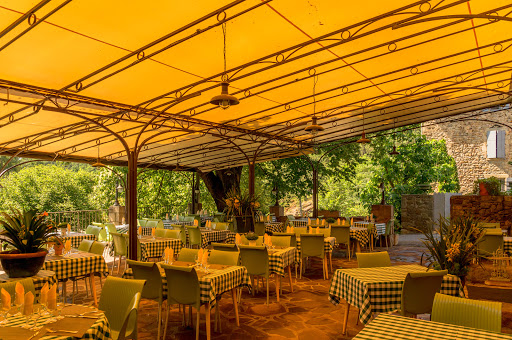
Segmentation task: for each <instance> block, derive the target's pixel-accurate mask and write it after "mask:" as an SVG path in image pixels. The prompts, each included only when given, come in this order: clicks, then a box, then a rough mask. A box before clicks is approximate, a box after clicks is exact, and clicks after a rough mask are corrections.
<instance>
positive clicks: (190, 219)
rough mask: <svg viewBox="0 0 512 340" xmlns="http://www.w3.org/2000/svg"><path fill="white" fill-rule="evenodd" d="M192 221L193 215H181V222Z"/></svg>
mask: <svg viewBox="0 0 512 340" xmlns="http://www.w3.org/2000/svg"><path fill="white" fill-rule="evenodd" d="M192 221H194V217H193V216H186V217H183V222H192Z"/></svg>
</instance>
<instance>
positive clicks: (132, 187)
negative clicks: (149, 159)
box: [126, 151, 138, 260]
mask: <svg viewBox="0 0 512 340" xmlns="http://www.w3.org/2000/svg"><path fill="white" fill-rule="evenodd" d="M126 191H127V195H126V196H127V198H128V202H127V204H126V205H127V207H128V209H127V210H128V225H129V227H128V235H129V238H128V240H129V242H128V258H129V259H130V260H138V259H137V153H136V151H130V152H129V153H128V186H127V189H126Z"/></svg>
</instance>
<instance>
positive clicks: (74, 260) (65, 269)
mask: <svg viewBox="0 0 512 340" xmlns="http://www.w3.org/2000/svg"><path fill="white" fill-rule="evenodd" d="M43 269H44V270H52V271H54V272H55V274H56V275H57V278H58V279H59V280H62V279H67V278H70V277H76V276H82V275H89V274H91V273H104V274H105V275H108V268H107V263H106V262H105V259H104V258H103V256H101V255H96V254H92V253H87V252H84V251H77V250H74V251H73V253H72V254H71V255H66V256H56V255H47V256H46V261H45V262H44V265H43Z"/></svg>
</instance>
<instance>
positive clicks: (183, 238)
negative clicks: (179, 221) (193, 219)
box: [179, 225, 187, 246]
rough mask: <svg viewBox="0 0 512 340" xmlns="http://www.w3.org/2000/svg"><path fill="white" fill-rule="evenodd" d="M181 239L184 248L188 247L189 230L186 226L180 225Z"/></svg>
mask: <svg viewBox="0 0 512 340" xmlns="http://www.w3.org/2000/svg"><path fill="white" fill-rule="evenodd" d="M179 227H180V239H181V243H183V246H186V245H187V230H186V228H185V226H184V225H180V226H179Z"/></svg>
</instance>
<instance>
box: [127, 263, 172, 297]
mask: <svg viewBox="0 0 512 340" xmlns="http://www.w3.org/2000/svg"><path fill="white" fill-rule="evenodd" d="M126 263H127V264H128V265H129V266H130V268H132V270H133V278H134V279H136V280H146V284H145V285H144V289H143V290H142V297H143V298H145V299H153V300H162V298H163V288H162V275H160V269H158V266H157V264H156V263H155V262H141V261H133V260H126Z"/></svg>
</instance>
